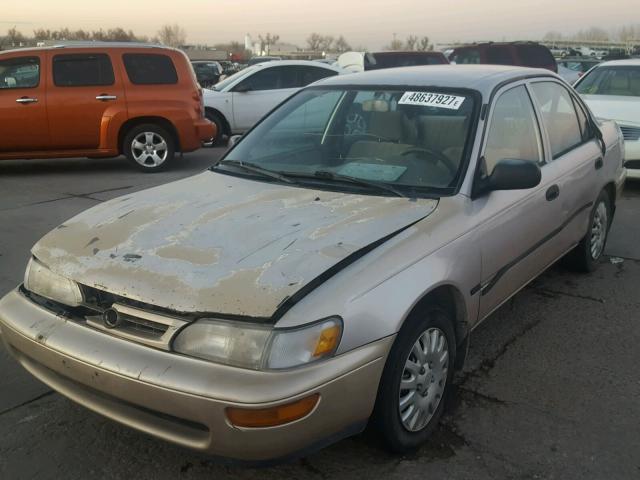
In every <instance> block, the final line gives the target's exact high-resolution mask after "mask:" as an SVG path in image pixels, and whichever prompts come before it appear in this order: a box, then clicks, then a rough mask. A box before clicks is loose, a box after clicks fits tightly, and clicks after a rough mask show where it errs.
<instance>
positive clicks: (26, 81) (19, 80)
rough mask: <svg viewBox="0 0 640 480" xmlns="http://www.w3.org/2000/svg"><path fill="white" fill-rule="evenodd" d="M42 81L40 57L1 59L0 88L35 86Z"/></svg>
mask: <svg viewBox="0 0 640 480" xmlns="http://www.w3.org/2000/svg"><path fill="white" fill-rule="evenodd" d="M39 83H40V59H39V58H38V57H21V58H10V59H9V60H2V61H0V89H5V88H33V87H37V86H38V84H39Z"/></svg>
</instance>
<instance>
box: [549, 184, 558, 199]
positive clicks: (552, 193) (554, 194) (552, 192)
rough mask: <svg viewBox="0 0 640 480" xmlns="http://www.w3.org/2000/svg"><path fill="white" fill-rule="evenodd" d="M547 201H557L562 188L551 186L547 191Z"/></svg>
mask: <svg viewBox="0 0 640 480" xmlns="http://www.w3.org/2000/svg"><path fill="white" fill-rule="evenodd" d="M546 196H547V200H548V201H549V202H550V201H552V200H555V199H556V198H558V197H559V196H560V187H558V185H551V186H550V187H549V188H548V189H547V195H546Z"/></svg>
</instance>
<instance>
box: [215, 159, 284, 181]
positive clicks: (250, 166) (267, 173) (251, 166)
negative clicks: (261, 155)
mask: <svg viewBox="0 0 640 480" xmlns="http://www.w3.org/2000/svg"><path fill="white" fill-rule="evenodd" d="M219 165H233V166H234V167H238V168H240V169H242V170H244V171H246V172H251V173H257V174H258V175H262V176H263V177H270V178H275V179H276V180H280V181H281V182H285V183H296V182H295V180H292V179H291V178H289V177H287V176H285V175H283V174H282V173H278V172H274V171H273V170H269V169H268V168H263V167H261V166H259V165H256V164H255V163H250V162H243V161H242V160H222V161H221V162H218V163H217V164H216V165H214V167H217V166H219Z"/></svg>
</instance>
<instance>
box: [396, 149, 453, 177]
mask: <svg viewBox="0 0 640 480" xmlns="http://www.w3.org/2000/svg"><path fill="white" fill-rule="evenodd" d="M412 153H417V154H419V155H420V157H422V158H424V159H425V160H430V161H433V163H435V164H438V163H442V164H443V165H444V166H445V168H446V169H447V170H448V171H449V173H451V176H452V177H455V175H456V173H458V169H457V168H456V166H455V164H454V163H453V162H452V161H451V159H450V158H449V157H447V156H446V155H445V154H443V153H442V152H439V151H437V150H433V149H431V148H427V147H412V148H408V149H407V150H405V151H404V152H402V154H401V155H402V156H403V157H406V156H407V155H411V154H412Z"/></svg>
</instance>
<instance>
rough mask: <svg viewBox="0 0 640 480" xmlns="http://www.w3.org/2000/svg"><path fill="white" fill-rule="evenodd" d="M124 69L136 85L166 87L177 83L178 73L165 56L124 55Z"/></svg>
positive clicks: (145, 54)
mask: <svg viewBox="0 0 640 480" xmlns="http://www.w3.org/2000/svg"><path fill="white" fill-rule="evenodd" d="M122 58H123V60H124V68H125V69H126V70H127V76H128V77H129V80H130V81H131V83H133V84H136V85H168V84H174V83H178V73H177V72H176V67H175V66H174V65H173V62H172V61H171V58H170V57H168V56H167V55H159V54H147V53H125V54H124V55H123V56H122Z"/></svg>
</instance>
